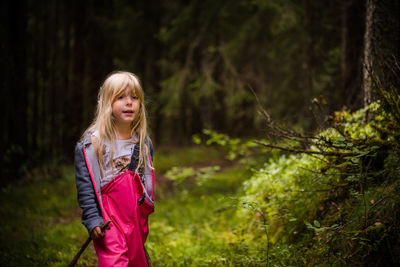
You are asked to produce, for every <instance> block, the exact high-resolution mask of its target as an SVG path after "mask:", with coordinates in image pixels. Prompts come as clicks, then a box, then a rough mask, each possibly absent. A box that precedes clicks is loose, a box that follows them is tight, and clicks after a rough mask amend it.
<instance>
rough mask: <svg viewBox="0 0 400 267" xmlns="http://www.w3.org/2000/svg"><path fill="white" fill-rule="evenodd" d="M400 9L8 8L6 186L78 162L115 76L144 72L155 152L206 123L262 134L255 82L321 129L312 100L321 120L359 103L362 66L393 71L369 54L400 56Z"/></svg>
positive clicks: (267, 5) (275, 107)
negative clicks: (76, 152)
mask: <svg viewBox="0 0 400 267" xmlns="http://www.w3.org/2000/svg"><path fill="white" fill-rule="evenodd" d="M399 10H400V8H399V3H398V2H397V1H372V0H369V1H366V2H365V1H360V0H352V1H339V0H334V1H328V2H322V1H319V2H318V1H317V2H316V1H311V0H277V1H261V0H260V1H257V0H255V1H239V0H233V1H226V0H221V1H210V0H206V1H199V0H193V1H183V0H170V1H159V0H156V1H126V0H125V1H124V0H114V1H107V0H104V1H77V0H73V1H31V0H22V1H3V2H2V3H1V20H2V27H1V36H2V45H1V58H2V64H1V73H2V75H3V78H2V79H1V100H2V103H3V105H1V110H2V112H1V113H2V116H1V122H0V123H1V128H2V136H1V139H0V148H1V150H2V151H3V154H2V158H1V163H2V164H1V165H2V168H1V169H2V175H1V176H2V184H3V183H5V182H6V180H7V179H8V180H9V179H12V178H11V177H14V176H15V175H17V176H18V175H21V174H22V173H23V172H24V170H26V168H28V167H29V166H32V165H34V164H37V163H38V162H44V161H47V162H48V161H53V162H56V161H68V162H70V161H71V160H72V157H73V155H72V154H73V147H74V144H75V142H76V141H77V140H78V139H79V137H80V135H81V134H82V132H83V130H84V129H85V128H86V127H87V126H88V125H89V124H90V121H91V120H92V118H93V113H94V109H95V105H96V97H97V91H98V88H99V86H100V84H101V83H102V80H103V79H104V78H105V76H106V75H107V74H108V73H109V72H111V71H113V70H128V71H132V72H134V73H136V74H138V75H139V77H141V80H142V83H143V87H144V89H145V92H146V97H147V102H148V103H147V106H148V110H149V120H150V128H151V133H152V137H153V139H154V140H155V143H156V144H185V143H188V142H190V140H191V136H192V135H193V134H195V133H199V132H201V130H202V129H203V128H209V129H213V130H218V131H223V132H225V133H228V134H230V135H236V136H249V135H251V136H255V135H258V136H260V135H262V134H263V133H262V131H261V130H260V129H262V128H263V123H264V121H263V118H262V117H261V116H257V103H256V100H255V97H254V96H253V95H252V93H251V90H250V88H252V89H253V90H254V91H255V93H256V94H257V95H258V97H259V98H260V101H261V104H262V105H263V106H264V107H266V108H267V109H268V110H269V111H270V112H271V114H272V115H273V116H274V118H276V119H279V120H281V121H284V122H285V123H287V124H288V125H292V126H299V127H302V128H304V129H306V130H308V131H312V130H313V129H315V128H316V126H317V125H316V122H315V120H314V118H313V116H312V113H311V112H310V105H311V99H313V98H315V97H320V96H321V95H322V96H324V97H325V98H326V99H328V100H329V101H328V104H327V105H326V110H325V111H323V114H322V115H325V114H328V113H330V112H332V111H333V110H337V109H341V108H343V107H346V108H350V109H357V108H360V107H361V106H362V105H363V96H364V94H363V91H362V88H364V90H365V89H366V88H369V87H368V85H366V83H365V81H366V79H367V77H368V75H367V76H366V74H365V73H367V72H366V69H365V68H364V69H363V62H364V61H368V62H369V61H374V63H373V64H375V65H376V66H381V68H380V73H382V75H386V73H388V72H387V71H386V70H387V68H388V67H387V65H385V64H383V63H382V62H380V63H379V62H378V61H377V60H373V59H374V55H379V58H382V57H383V58H384V59H385V60H386V59H387V58H391V59H395V58H398V56H399V36H400V34H398V33H399V31H400V30H399V29H400V27H399V24H400V23H399ZM366 12H367V13H366ZM366 14H367V15H366ZM371 14H373V15H371ZM366 25H367V26H366ZM370 43H371V44H370ZM365 44H368V45H365ZM363 60H364V61H363ZM391 62H392V64H394V63H393V62H394V61H391ZM364 66H365V65H364ZM385 66H386V67H385ZM363 71H364V72H363ZM363 73H364V76H363ZM393 79H395V78H392V80H393ZM363 84H364V87H363ZM321 117H322V118H323V117H324V116H321Z"/></svg>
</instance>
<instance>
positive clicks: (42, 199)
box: [0, 167, 95, 266]
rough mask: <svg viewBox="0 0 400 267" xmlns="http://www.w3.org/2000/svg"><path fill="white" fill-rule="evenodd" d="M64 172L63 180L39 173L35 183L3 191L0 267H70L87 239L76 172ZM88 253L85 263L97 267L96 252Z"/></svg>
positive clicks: (71, 170)
mask: <svg viewBox="0 0 400 267" xmlns="http://www.w3.org/2000/svg"><path fill="white" fill-rule="evenodd" d="M62 169H63V170H62V171H61V173H62V175H60V176H59V177H54V178H50V177H51V176H52V175H50V177H45V178H43V176H46V175H45V174H44V173H38V174H36V175H37V177H34V180H33V181H32V180H31V181H29V182H27V183H25V184H23V185H12V186H8V187H6V188H3V189H2V192H1V196H0V201H1V206H0V216H1V218H2V222H3V227H2V230H3V233H2V235H0V266H66V265H67V263H69V261H70V260H71V259H72V258H73V256H74V254H75V253H76V252H77V250H78V249H79V247H80V244H81V243H83V242H84V240H85V239H86V238H87V236H88V234H87V231H86V230H85V228H84V227H83V226H82V224H81V222H80V218H79V216H80V215H79V213H78V212H77V200H76V189H75V180H74V179H75V178H74V174H73V168H71V167H69V168H62ZM55 175H59V174H55ZM85 253H86V255H85V257H83V259H82V261H81V263H85V264H86V263H88V262H92V263H93V262H94V260H95V254H94V251H91V249H88V251H86V252H85ZM81 266H84V265H81Z"/></svg>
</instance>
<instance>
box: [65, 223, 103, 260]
mask: <svg viewBox="0 0 400 267" xmlns="http://www.w3.org/2000/svg"><path fill="white" fill-rule="evenodd" d="M110 222H111V221H107V222H106V223H105V224H103V225H102V226H101V227H100V229H101V231H105V230H108V229H110V227H109V226H108V225H109V224H110ZM90 241H92V237H90V236H89V237H88V239H87V240H86V241H85V243H83V245H82V247H81V248H80V249H79V251H78V253H76V255H75V257H74V258H73V259H72V261H71V263H70V264H69V265H68V267H73V266H75V264H76V262H77V261H78V259H79V257H80V256H81V255H82V253H83V251H84V250H85V249H86V248H87V246H88V245H89V244H90Z"/></svg>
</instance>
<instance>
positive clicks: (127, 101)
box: [126, 96, 132, 104]
mask: <svg viewBox="0 0 400 267" xmlns="http://www.w3.org/2000/svg"><path fill="white" fill-rule="evenodd" d="M126 103H127V104H132V98H131V97H130V96H127V97H126Z"/></svg>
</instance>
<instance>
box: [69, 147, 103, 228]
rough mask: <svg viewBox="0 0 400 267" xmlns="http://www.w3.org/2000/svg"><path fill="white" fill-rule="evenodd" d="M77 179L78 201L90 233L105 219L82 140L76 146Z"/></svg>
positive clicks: (83, 221)
mask: <svg viewBox="0 0 400 267" xmlns="http://www.w3.org/2000/svg"><path fill="white" fill-rule="evenodd" d="M75 179H76V191H77V194H78V203H79V206H80V207H81V209H82V224H83V225H85V226H86V228H87V230H88V232H89V234H90V233H91V232H92V230H93V228H95V227H96V226H100V225H102V224H103V223H104V220H103V217H102V215H101V209H100V206H99V203H98V201H97V198H96V193H95V191H94V188H93V184H92V180H91V178H90V174H89V170H88V167H87V165H86V161H85V155H84V153H83V143H82V142H81V143H78V144H77V145H76V147H75Z"/></svg>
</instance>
